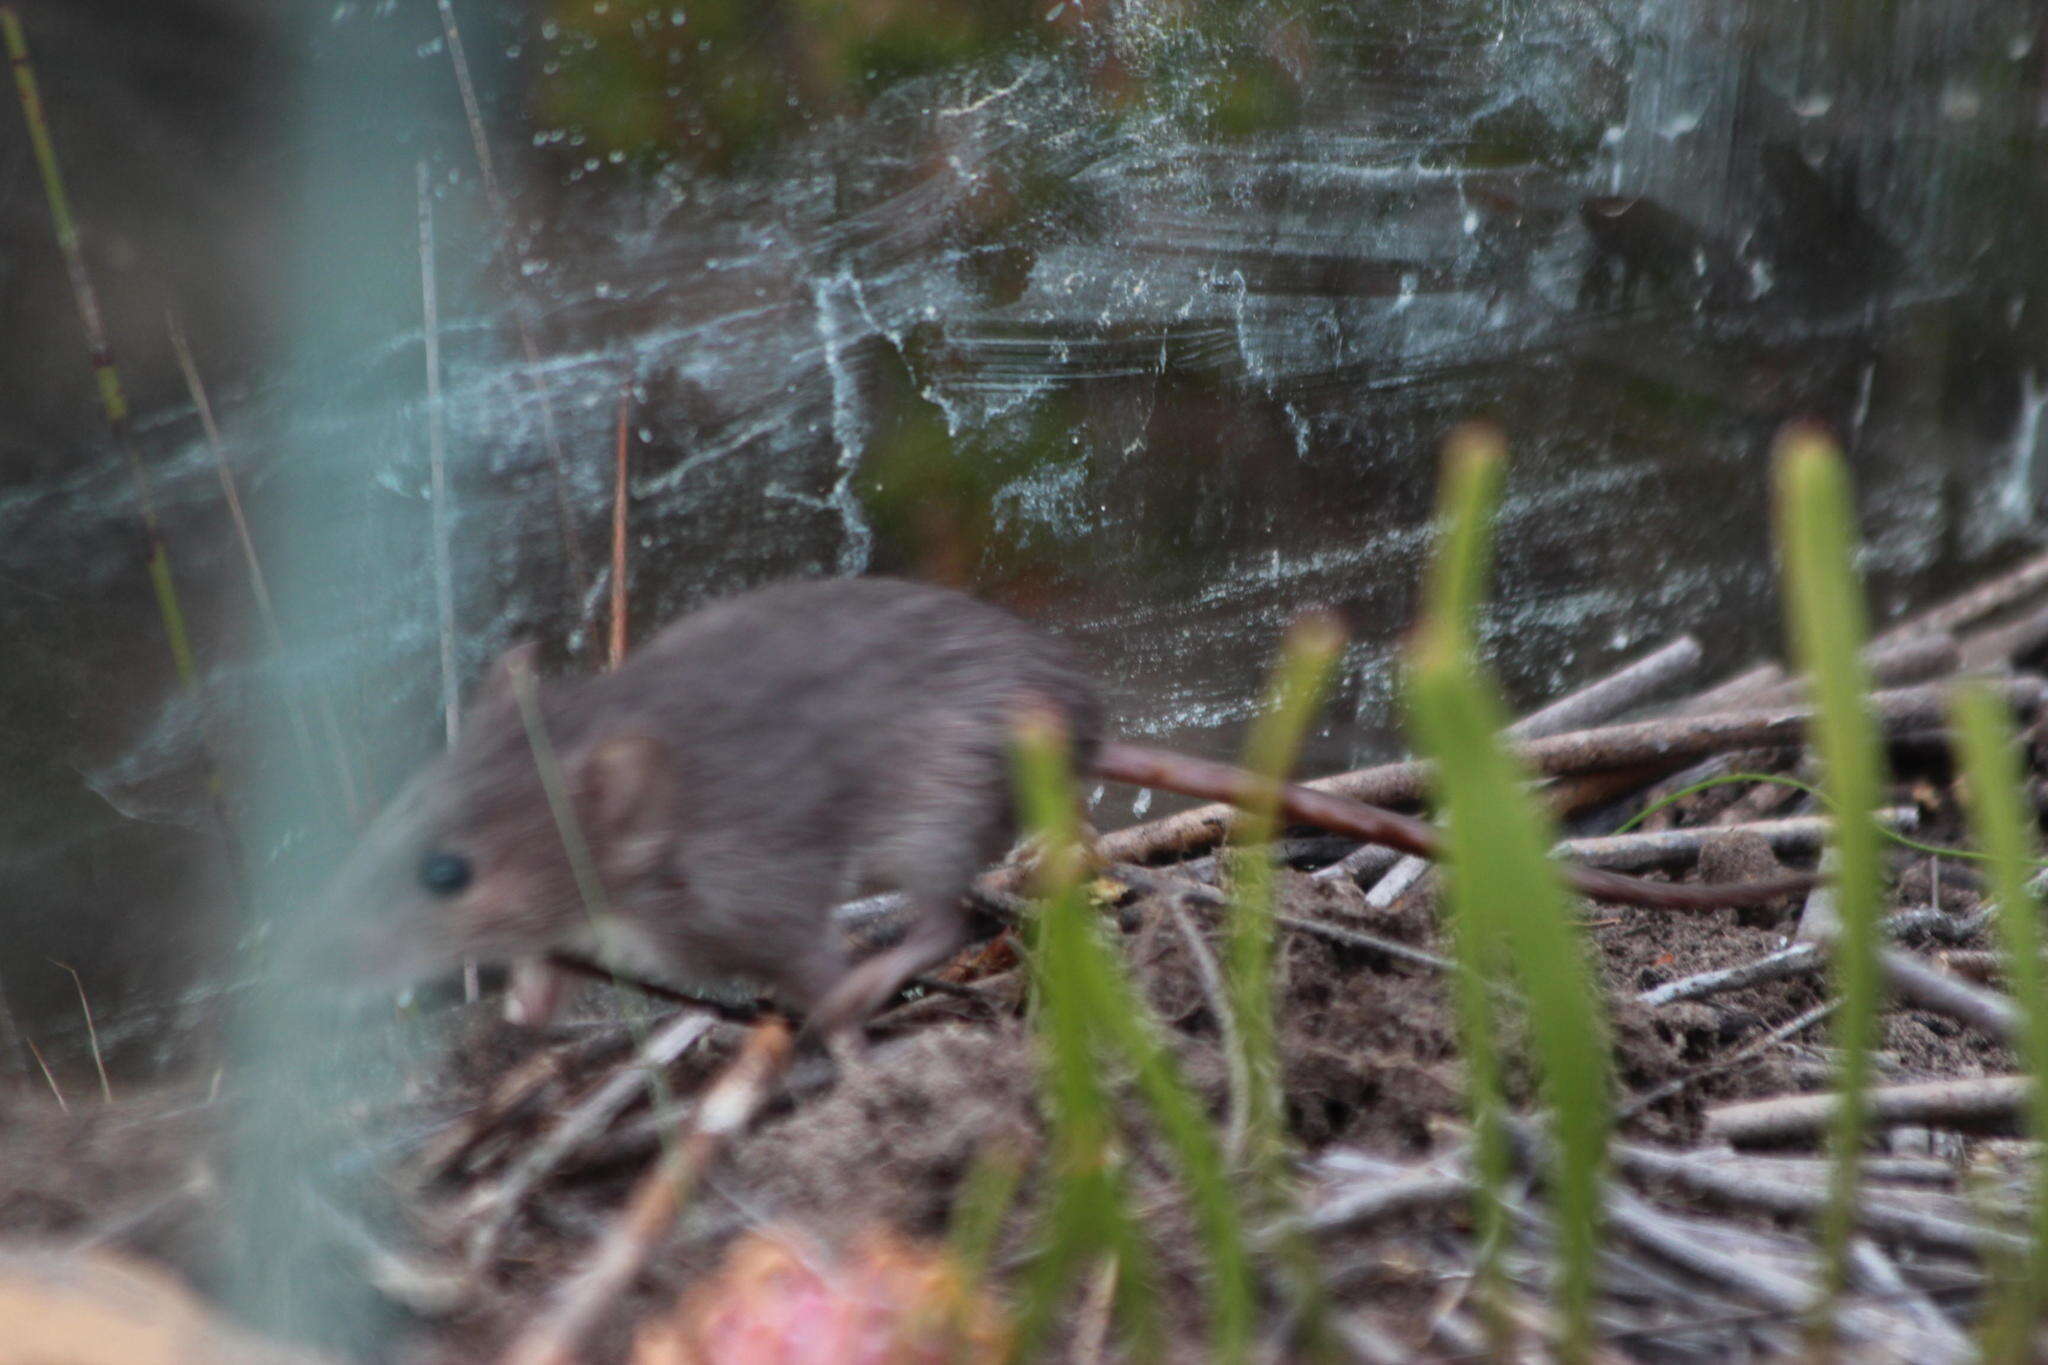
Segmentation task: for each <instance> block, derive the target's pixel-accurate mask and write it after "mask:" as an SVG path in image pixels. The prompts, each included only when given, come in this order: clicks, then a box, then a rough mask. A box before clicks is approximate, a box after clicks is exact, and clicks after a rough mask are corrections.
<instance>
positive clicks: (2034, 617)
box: [1962, 607, 2048, 670]
mask: <svg viewBox="0 0 2048 1365" xmlns="http://www.w3.org/2000/svg"><path fill="white" fill-rule="evenodd" d="M2044 643H2048V609H2044V608H2038V607H2037V608H2036V609H2034V610H2033V611H2031V612H2028V613H2027V614H2026V615H2025V616H2022V617H2020V618H2019V619H2018V620H2017V621H2012V622H2008V623H2007V624H2005V625H2002V626H1995V627H1993V628H1991V629H1989V630H1984V631H1979V632H1978V633H1976V634H1975V635H1972V636H1970V638H1969V639H1967V640H1965V641H1964V642H1963V650H1962V655H1963V658H1962V666H1963V667H1964V668H1969V669H1976V670H2002V669H2007V668H2010V667H2012V665H2013V662H2014V660H2016V659H2019V658H2021V657H2023V656H2025V655H2028V654H2031V653H2033V652H2034V651H2035V650H2037V649H2039V648H2040V647H2041V646H2042V645H2043V644H2044Z"/></svg>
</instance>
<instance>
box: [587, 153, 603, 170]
mask: <svg viewBox="0 0 2048 1365" xmlns="http://www.w3.org/2000/svg"><path fill="white" fill-rule="evenodd" d="M603 164H604V163H603V162H602V161H599V160H598V159H597V158H596V157H594V156H590V157H585V158H584V159H583V169H584V170H586V171H594V170H596V169H597V168H598V167H599V166H602V165H603Z"/></svg>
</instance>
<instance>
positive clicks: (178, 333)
mask: <svg viewBox="0 0 2048 1365" xmlns="http://www.w3.org/2000/svg"><path fill="white" fill-rule="evenodd" d="M164 329H165V331H166V332H167V333H168V334H169V336H170V341H171V351H172V353H173V354H174V355H176V356H177V358H178V368H179V369H180V370H181V371H183V372H184V376H185V391H186V392H187V393H188V394H189V395H191V398H192V408H193V411H194V412H196V413H198V415H199V428H200V430H201V431H202V432H204V433H205V435H206V445H207V449H208V450H210V451H211V452H212V453H213V467H214V470H215V471H216V472H217V473H218V474H219V476H220V491H221V497H222V498H223V499H224V500H225V501H226V502H227V506H228V516H229V517H230V518H231V519H232V520H233V521H234V524H235V538H236V539H237V540H238V541H240V542H241V547H242V560H243V563H244V564H245V565H246V566H247V568H248V570H249V592H250V595H251V596H252V597H253V598H254V599H255V601H256V614H257V615H258V616H259V617H260V618H262V621H263V629H264V633H265V634H266V635H268V636H269V637H270V647H271V649H273V650H274V651H276V653H277V656H278V657H279V658H280V659H282V658H283V657H284V653H285V644H284V630H283V627H282V626H281V625H280V624H279V622H278V619H277V608H276V606H275V604H274V603H273V602H272V600H271V596H270V579H269V576H268V575H267V574H265V573H264V572H263V560H262V558H261V557H260V556H258V555H257V553H256V539H255V537H254V536H252V535H251V534H250V533H249V519H248V517H247V516H246V515H245V514H244V513H243V511H242V494H241V490H240V488H239V487H238V486H237V485H236V482H235V471H234V467H233V466H232V465H230V464H229V463H228V453H227V443H226V442H225V441H224V440H222V439H221V434H220V425H219V424H218V423H217V422H215V421H214V417H213V403H212V401H211V400H210V399H209V398H208V397H207V393H206V384H205V383H204V382H203V381H202V380H201V379H200V377H199V364H198V362H197V361H196V360H195V359H194V358H193V355H192V345H191V342H189V341H188V340H187V339H186V337H185V329H184V327H183V326H181V325H180V324H179V322H178V316H177V314H175V313H171V312H166V313H165V314H164ZM280 691H284V689H282V688H281V689H280ZM313 700H314V704H315V705H316V706H317V707H318V708H319V710H320V717H321V722H322V726H323V728H324V729H325V730H326V732H327V746H328V751H329V754H330V758H331V761H332V762H333V764H334V780H335V786H336V787H337V789H338V790H339V791H340V793H341V804H342V808H343V809H344V810H345V811H347V813H348V819H349V823H350V824H360V823H361V822H362V806H361V803H360V800H359V798H358V797H357V795H356V779H355V772H354V770H353V769H352V768H351V767H350V766H349V761H348V754H347V751H346V749H345V748H344V746H343V744H342V740H341V725H340V722H339V721H337V720H336V719H335V715H334V706H333V704H332V703H330V702H329V701H328V699H327V694H326V693H325V692H322V691H319V690H318V689H315V691H314V698H313ZM285 705H286V706H287V707H288V708H289V710H290V713H291V718H292V725H293V728H294V729H295V730H296V731H297V732H298V735H299V742H300V745H301V747H302V748H303V749H304V750H305V752H306V758H307V761H308V763H309V764H310V763H311V762H312V754H313V749H314V745H313V733H312V727H311V726H309V725H308V724H307V723H306V715H305V711H304V710H303V709H302V708H301V707H300V706H299V704H298V702H297V700H296V699H294V698H292V697H291V696H290V695H289V693H286V696H285Z"/></svg>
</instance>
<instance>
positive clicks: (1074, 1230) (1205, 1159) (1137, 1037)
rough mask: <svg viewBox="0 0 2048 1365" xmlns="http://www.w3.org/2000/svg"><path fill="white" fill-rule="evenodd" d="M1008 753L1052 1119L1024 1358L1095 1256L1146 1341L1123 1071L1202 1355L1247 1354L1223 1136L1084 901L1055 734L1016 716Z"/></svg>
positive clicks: (1238, 1246) (1241, 1270)
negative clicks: (1013, 753) (1157, 1178)
mask: <svg viewBox="0 0 2048 1365" xmlns="http://www.w3.org/2000/svg"><path fill="white" fill-rule="evenodd" d="M1016 749H1017V758H1016V762H1017V788H1018V797H1019V802H1018V804H1019V808H1020V810H1021V812H1022V814H1023V816H1024V822H1025V825H1026V827H1027V828H1028V829H1030V830H1031V831H1032V832H1033V833H1034V834H1035V835H1036V836H1037V839H1038V841H1039V844H1040V847H1041V849H1042V852H1043V858H1044V864H1043V868H1042V875H1043V879H1044V880H1043V886H1042V903H1041V906H1040V909H1039V913H1038V915H1037V916H1036V917H1035V927H1036V933H1035V936H1034V943H1033V948H1034V951H1033V953H1032V964H1033V975H1034V978H1035V983H1036V987H1037V992H1036V993H1037V999H1038V1002H1039V1006H1038V1023H1039V1032H1040V1035H1041V1038H1042V1040H1043V1043H1044V1047H1045V1055H1046V1059H1047V1066H1048V1074H1047V1079H1046V1085H1047V1092H1048V1099H1049V1100H1050V1107H1051V1110H1052V1124H1053V1134H1052V1163H1053V1164H1052V1183H1053V1190H1052V1197H1051V1209H1050V1212H1049V1215H1048V1219H1047V1229H1046V1234H1045V1245H1044V1247H1043V1249H1042V1250H1041V1252H1040V1255H1039V1258H1038V1262H1037V1264H1036V1265H1035V1266H1034V1268H1033V1270H1032V1272H1031V1275H1030V1276H1029V1280H1028V1282H1027V1284H1026V1287H1025V1296H1024V1297H1025V1302H1024V1306H1023V1310H1022V1312H1021V1314H1020V1320H1019V1330H1018V1334H1017V1350H1018V1353H1019V1355H1020V1356H1021V1357H1022V1358H1027V1359H1028V1358H1030V1357H1031V1355H1032V1352H1033V1350H1034V1349H1035V1348H1037V1347H1038V1346H1039V1344H1040V1343H1041V1342H1042V1340H1043V1337H1044V1334H1045V1331H1046V1329H1047V1327H1048V1326H1049V1325H1050V1322H1051V1319H1052V1315H1053V1313H1054V1312H1055V1311H1056V1310H1057V1307H1058V1305H1059V1303H1060V1302H1061V1300H1062V1299H1063V1298H1064V1296H1065V1294H1066V1292H1067V1291H1068V1289H1069V1288H1070V1287H1071V1286H1072V1285H1073V1284H1074V1283H1075V1281H1076V1280H1077V1279H1078V1278H1079V1277H1080V1276H1081V1275H1082V1274H1083V1273H1084V1271H1086V1270H1087V1269H1088V1267H1090V1266H1091V1265H1092V1264H1094V1263H1095V1262H1096V1261H1097V1260H1098V1258H1099V1257H1101V1256H1103V1255H1112V1256H1115V1257H1117V1258H1118V1260H1119V1262H1120V1273H1119V1277H1118V1290H1117V1292H1118V1298H1119V1306H1120V1308H1121V1310H1122V1313H1123V1320H1124V1325H1125V1330H1126V1332H1127V1334H1129V1335H1130V1336H1131V1337H1132V1338H1133V1343H1134V1346H1135V1348H1136V1349H1137V1350H1138V1351H1139V1352H1140V1353H1144V1351H1145V1347H1146V1344H1147V1342H1148V1341H1154V1340H1156V1337H1157V1314H1156V1310H1155V1309H1154V1307H1153V1306H1152V1304H1151V1295H1152V1287H1151V1286H1152V1276H1151V1274H1150V1273H1149V1270H1148V1268H1147V1266H1146V1258H1145V1254H1144V1248H1143V1242H1142V1238H1141V1236H1140V1234H1139V1231H1138V1223H1137V1219H1136V1217H1135V1216H1134V1214H1133V1212H1132V1210H1131V1207H1130V1200H1129V1191H1128V1188H1127V1185H1126V1182H1125V1181H1124V1179H1123V1176H1122V1173H1121V1169H1120V1167H1119V1165H1118V1164H1117V1160H1116V1154H1115V1150H1116V1131H1115V1111H1114V1106H1113V1101H1112V1096H1111V1092H1110V1089H1109V1084H1108V1080H1107V1077H1108V1076H1109V1075H1113V1074H1116V1073H1117V1072H1127V1073H1128V1074H1129V1075H1130V1077H1131V1079H1132V1081H1133V1082H1134V1084H1135V1086H1136V1089H1137V1092H1138V1094H1139V1096H1140V1097H1141V1098H1142V1099H1143V1101H1144V1102H1145V1106H1146V1108H1147V1109H1149V1110H1150V1112H1151V1115H1152V1118H1153V1120H1154V1122H1155V1123H1156V1124H1157V1125H1158V1130H1159V1136H1160V1137H1161V1138H1162V1139H1163V1140H1164V1142H1165V1145H1166V1148H1167V1150H1168V1152H1169V1153H1170V1154H1171V1156H1172V1158H1173V1160H1174V1163H1175V1164H1176V1166H1177V1167H1178V1169H1179V1174H1180V1177H1181V1179H1182V1181H1183V1183H1184V1184H1185V1186H1186V1188H1187V1192H1188V1197H1189V1201H1190V1203H1191V1204H1192V1206H1193V1212H1194V1216H1195V1221H1196V1225H1197V1227H1198V1229H1199V1231H1200V1234H1201V1237H1202V1241H1203V1244H1204V1247H1205V1249H1206V1251H1207V1253H1208V1256H1209V1265H1210V1284H1209V1287H1208V1292H1209V1316H1210V1323H1211V1339H1212V1348H1211V1358H1212V1359H1215V1360H1218V1361H1239V1360H1244V1359H1246V1358H1247V1357H1248V1356H1249V1353H1250V1349H1251V1334H1252V1315H1253V1308H1254V1295H1253V1281H1252V1270H1251V1261H1250V1256H1249V1254H1248V1252H1247V1249H1246V1242H1245V1235H1244V1225H1243V1219H1242V1216H1241V1214H1240V1212H1239V1208H1238V1202H1237V1196H1236V1192H1235V1191H1234V1190H1233V1189H1232V1188H1231V1184H1230V1180H1229V1176H1228V1172H1227V1170H1226V1168H1225V1164H1224V1159H1223V1149H1222V1144H1221V1143H1220V1142H1219V1140H1218V1136H1217V1132H1216V1128H1215V1126H1214V1124H1212V1123H1211V1121H1210V1119H1209V1116H1208V1115H1207V1114H1206V1113H1204V1112H1203V1110H1202V1107H1201V1105H1200V1103H1199V1102H1198V1101H1197V1100H1196V1098H1195V1096H1194V1093H1193V1092H1192V1091H1190V1090H1189V1089H1188V1087H1187V1085H1186V1084H1185V1082H1183V1081H1182V1079H1181V1077H1180V1074H1179V1069H1178V1067H1177V1066H1176V1065H1175V1064H1174V1060H1173V1055H1172V1053H1170V1052H1169V1051H1168V1050H1167V1048H1166V1045H1165V1042H1164V1041H1163V1039H1162V1037H1161V1034H1160V1031H1159V1029H1158V1027H1157V1025H1156V1024H1155V1022H1154V1021H1153V1020H1152V1018H1151V1017H1150V1014H1149V1011H1147V1009H1146V1008H1145V1006H1144V1004H1143V1002H1142V1001H1141V1000H1140V998H1139V996H1138V993H1137V991H1136V990H1135V989H1134V988H1133V987H1132V985H1131V983H1130V980H1129V978H1128V977H1127V976H1126V975H1125V974H1124V972H1123V968H1122V965H1121V963H1120V962H1119V961H1118V959H1117V957H1116V956H1115V954H1114V953H1113V952H1112V951H1111V949H1110V946H1109V945H1108V944H1107V943H1106V942H1104V940H1103V937H1102V931H1101V928H1100V926H1099V924H1098V923H1097V920H1096V916H1095V914H1094V913H1093V911H1092V910H1091V909H1090V908H1089V906H1088V903H1087V898H1086V894H1085V892H1084V890H1083V888H1082V885H1081V842H1080V828H1079V821H1078V812H1079V809H1080V806H1079V804H1078V801H1077V799H1076V795H1075V791H1074V787H1073V782H1072V778H1071V774H1070V770H1069V765H1068V755H1067V748H1066V736H1065V734H1064V732H1063V731H1062V729H1061V728H1060V726H1059V725H1058V723H1057V722H1056V721H1053V720H1050V719H1047V718H1040V717H1031V718H1026V720H1025V721H1024V722H1023V723H1022V724H1020V726H1019V730H1018V735H1017V745H1016Z"/></svg>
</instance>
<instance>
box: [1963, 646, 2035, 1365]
mask: <svg viewBox="0 0 2048 1365" xmlns="http://www.w3.org/2000/svg"><path fill="white" fill-rule="evenodd" d="M1954 716H1955V729H1956V737H1957V744H1958V747H1959V750H1960V754H1961V758H1962V765H1963V772H1964V775H1965V778H1966V783H1967V786H1968V802H1967V804H1968V807H1969V813H1970V824H1971V828H1972V830H1973V832H1974V833H1975V835H1976V838H1977V846H1978V847H1979V848H1980V849H1982V850H1983V852H1984V853H1985V855H1986V856H1987V859H1988V864H1989V865H1988V868H1987V871H1988V873H1989V875H1990V882H1991V889H1992V894H1993V895H1994V896H1995V897H1996V900H1997V905H1998V924H1999V931H2000V937H2001V938H2002V939H2003V941H2004V946H2005V971H2006V980H2007V981H2008V982H2009V983H2010V984H2011V990H2012V995H2013V999H2014V1000H2015V1001H2016V1002H2017V1003H2018V1005H2019V1007H2020V1013H2021V1019H2022V1024H2021V1034H2020V1049H2019V1050H2020V1061H2021V1064H2022V1065H2023V1066H2024V1067H2025V1068H2026V1071H2027V1074H2028V1075H2030V1076H2032V1077H2033V1078H2034V1090H2033V1099H2032V1105H2031V1109H2030V1111H2029V1113H2028V1116H2027V1136H2028V1137H2030V1138H2032V1139H2033V1140H2034V1141H2035V1143H2036V1144H2040V1143H2042V1142H2043V1141H2044V1140H2048V996H2044V995H2043V994H2042V971H2041V932H2040V919H2039V916H2040V913H2041V910H2040V907H2039V906H2038V905H2037V904H2035V902H2034V898H2033V896H2031V895H2030V894H2028V892H2027V873H2028V872H2029V870H2030V869H2031V868H2032V867H2033V865H2034V848H2033V840H2032V839H2031V838H2030V836H2029V834H2028V830H2027V825H2028V823H2029V822H2028V818H2027V816H2026V814H2025V806H2024V803H2023V801H2022V798H2021V791H2022V787H2021V779H2020V764H2019V760H2018V756H2017V753H2016V743H2015V740H2014V736H2013V728H2012V723H2011V721H2010V720H2008V719H2007V716H2006V711H2005V708H2004V706H2002V705H2001V704H2000V703H1999V701H1998V700H1997V698H1995V697H1994V696H1992V694H1991V692H1990V690H1989V689H1988V688H1987V687H1985V686H1984V685H1983V684H1982V683H1969V684H1965V685H1964V686H1962V687H1960V688H1958V689H1957V692H1956V698H1955V702H1954ZM2034 1161H2035V1170H2034V1190H2033V1202H2032V1210H2031V1223H2030V1226H2029V1228H2028V1234H2029V1243H2030V1249H2029V1251H2028V1254H2027V1256H2026V1260H2025V1264H2023V1265H2020V1266H2017V1267H2013V1268H2012V1272H2011V1273H2009V1274H2007V1275H2006V1276H2004V1277H2002V1283H1999V1284H1998V1285H1997V1286H1996V1287H1995V1293H1994V1295H1993V1302H1992V1305H1991V1307H1990V1309H1989V1310H1988V1311H1987V1312H1986V1314H1985V1316H1984V1339H1983V1359H1985V1360H1986V1361H2014V1362H2018V1361H2025V1360H2029V1359H2031V1358H2032V1355H2031V1353H2030V1351H2029V1342H2030V1339H2031V1338H2032V1336H2033V1334H2034V1332H2035V1331H2036V1329H2037V1327H2038V1325H2039V1324H2040V1321H2041V1312H2042V1308H2043V1305H2044V1302H2048V1157H2044V1156H2043V1155H2042V1154H2041V1153H2039V1152H2038V1151H2037V1152H2036V1154H2035V1156H2034Z"/></svg>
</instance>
